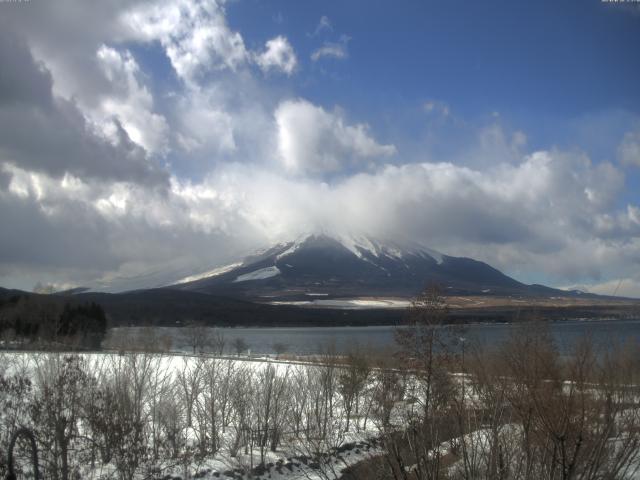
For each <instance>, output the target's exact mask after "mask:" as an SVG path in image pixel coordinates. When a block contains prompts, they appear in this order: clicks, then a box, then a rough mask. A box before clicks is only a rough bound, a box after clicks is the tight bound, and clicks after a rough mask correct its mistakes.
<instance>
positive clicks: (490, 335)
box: [110, 319, 640, 355]
mask: <svg viewBox="0 0 640 480" xmlns="http://www.w3.org/2000/svg"><path fill="white" fill-rule="evenodd" d="M549 326H550V330H551V334H552V335H553V337H554V339H555V341H556V344H557V346H558V348H559V350H560V351H561V352H566V351H568V350H569V349H570V348H571V346H572V345H573V344H575V342H576V341H577V340H578V339H580V338H582V337H584V336H585V335H590V336H591V337H592V338H593V340H594V342H595V343H596V344H597V345H602V346H607V345H611V343H612V342H618V343H624V342H626V341H631V342H636V343H638V342H640V319H635V320H584V321H576V320H570V321H556V322H550V323H549ZM515 328H518V327H517V326H515V325H512V324H471V325H466V326H465V329H466V331H464V332H463V333H462V334H461V336H462V337H464V338H465V342H471V341H476V342H481V343H483V344H484V345H486V346H488V347H491V346H492V345H499V344H500V343H502V342H503V341H504V340H505V339H507V338H508V337H509V335H510V334H511V332H513V330H514V329H515ZM155 330H156V331H157V334H158V335H159V336H160V335H162V336H168V337H170V338H171V340H172V343H171V348H172V350H176V351H189V350H190V349H189V346H188V342H187V340H186V339H185V335H184V333H185V330H184V329H181V328H179V327H158V328H157V329H155ZM216 330H218V331H219V332H221V333H222V334H223V335H224V338H225V344H226V345H227V347H226V348H227V349H228V350H229V351H231V350H232V347H231V344H232V342H233V341H234V340H236V339H238V338H241V339H243V340H244V341H245V342H246V344H247V345H248V346H249V349H250V351H251V353H252V354H272V353H275V351H274V346H275V345H276V344H281V345H284V346H286V351H287V352H289V353H296V354H301V355H306V354H316V353H321V352H323V351H325V350H326V348H327V346H328V345H332V346H334V347H335V351H337V352H338V353H344V352H347V351H349V350H352V349H354V348H356V347H361V348H370V349H375V350H384V349H392V348H394V330H395V327H393V326H372V327H306V328H305V327H297V328H217V329H216ZM110 334H112V335H114V334H116V335H124V336H127V337H129V338H135V335H137V334H143V330H142V329H141V328H139V327H118V328H115V329H113V331H112V332H110Z"/></svg>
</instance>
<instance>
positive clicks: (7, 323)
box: [0, 294, 107, 349]
mask: <svg viewBox="0 0 640 480" xmlns="http://www.w3.org/2000/svg"><path fill="white" fill-rule="evenodd" d="M106 332H107V316H106V314H105V311H104V309H103V308H102V307H101V306H100V305H98V304H97V303H94V302H87V303H80V304H72V303H70V302H69V300H68V298H65V297H60V296H55V295H30V294H23V295H21V294H16V295H11V296H9V297H5V298H0V340H1V341H2V344H3V345H4V346H8V347H25V346H47V347H55V346H60V347H64V348H78V349H99V348H100V344H101V343H102V340H103V339H104V337H105V335H106Z"/></svg>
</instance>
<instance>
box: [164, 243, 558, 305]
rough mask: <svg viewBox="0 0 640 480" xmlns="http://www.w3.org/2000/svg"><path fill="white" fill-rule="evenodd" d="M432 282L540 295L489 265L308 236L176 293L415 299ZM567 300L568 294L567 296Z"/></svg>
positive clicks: (195, 279) (463, 289)
mask: <svg viewBox="0 0 640 480" xmlns="http://www.w3.org/2000/svg"><path fill="white" fill-rule="evenodd" d="M429 283H437V284H440V285H441V286H442V287H443V289H444V290H445V292H446V293H447V294H458V295H480V294H481V295H509V294H518V295H541V294H551V293H559V292H560V291H558V290H554V289H550V288H547V287H542V286H537V285H525V284H523V283H520V282H518V281H517V280H514V279H513V278H511V277H508V276H507V275H504V274H503V273H502V272H500V271H498V270H496V269H495V268H493V267H491V266H490V265H487V264H486V263H483V262H479V261H477V260H473V259H471V258H463V257H452V256H449V255H443V254H441V253H439V252H436V251H434V250H431V249H428V248H424V247H422V246H418V245H413V246H410V247H407V246H400V245H396V244H393V243H389V242H381V241H377V240H373V239H370V238H366V237H347V236H329V235H326V234H320V235H318V234H312V235H304V236H302V237H300V238H298V239H297V240H295V241H292V242H288V243H281V244H278V245H275V246H273V247H271V248H269V249H266V250H263V251H260V252H257V253H256V254H254V255H251V256H249V257H247V258H245V259H244V260H243V261H242V262H238V263H233V264H231V265H228V266H225V267H220V268H217V269H214V270H211V271H208V272H205V273H202V274H199V275H194V276H190V277H186V278H184V279H182V280H180V281H178V282H177V283H176V284H174V285H172V286H171V288H176V289H181V290H190V291H197V292H202V293H213V294H220V295H230V296H238V297H244V298H252V299H260V298H262V299H263V300H266V299H269V300H270V301H277V300H294V299H301V298H309V297H310V296H311V297H313V296H317V297H330V298H336V297H355V296H368V297H371V296H377V297H380V296H385V297H406V298H409V297H413V296H415V295H416V294H417V293H418V292H419V291H420V290H421V289H423V288H424V287H425V285H427V284H429ZM562 293H566V292H562Z"/></svg>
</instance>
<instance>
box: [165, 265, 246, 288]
mask: <svg viewBox="0 0 640 480" xmlns="http://www.w3.org/2000/svg"><path fill="white" fill-rule="evenodd" d="M241 266H242V262H238V263H232V264H230V265H225V266H223V267H217V268H214V269H213V270H209V271H208V272H204V273H198V274H196V275H191V276H189V277H184V278H181V279H180V280H178V281H177V282H175V283H176V285H179V284H181V283H189V282H195V281H196V280H202V279H203V278H209V277H216V276H218V275H222V274H223V273H227V272H230V271H231V270H233V269H234V268H238V267H241Z"/></svg>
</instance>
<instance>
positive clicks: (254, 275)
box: [233, 267, 280, 283]
mask: <svg viewBox="0 0 640 480" xmlns="http://www.w3.org/2000/svg"><path fill="white" fill-rule="evenodd" d="M277 275H280V269H279V268H278V267H266V268H261V269H259V270H255V271H253V272H250V273H245V274H244V275H238V277H237V278H236V279H235V280H234V281H233V283H237V282H247V281H250V280H264V279H266V278H271V277H275V276H277Z"/></svg>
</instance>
